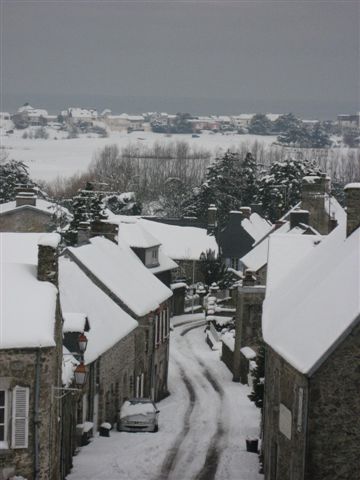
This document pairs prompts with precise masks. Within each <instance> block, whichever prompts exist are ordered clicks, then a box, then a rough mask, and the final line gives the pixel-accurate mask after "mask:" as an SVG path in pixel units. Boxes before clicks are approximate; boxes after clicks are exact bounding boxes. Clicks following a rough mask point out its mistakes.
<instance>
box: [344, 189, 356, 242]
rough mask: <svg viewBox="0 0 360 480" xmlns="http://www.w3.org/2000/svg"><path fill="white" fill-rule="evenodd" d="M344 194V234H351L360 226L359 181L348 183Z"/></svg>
mask: <svg viewBox="0 0 360 480" xmlns="http://www.w3.org/2000/svg"><path fill="white" fill-rule="evenodd" d="M344 190H345V194H346V213H347V219H346V235H347V236H349V235H351V234H352V233H353V232H354V231H355V230H356V229H357V228H359V226H360V182H359V183H348V184H347V185H346V186H345V189H344Z"/></svg>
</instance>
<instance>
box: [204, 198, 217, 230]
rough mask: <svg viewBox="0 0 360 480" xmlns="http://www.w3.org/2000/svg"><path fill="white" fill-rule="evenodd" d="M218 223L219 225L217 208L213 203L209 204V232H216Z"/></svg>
mask: <svg viewBox="0 0 360 480" xmlns="http://www.w3.org/2000/svg"><path fill="white" fill-rule="evenodd" d="M217 225H218V222H217V208H216V206H215V205H214V204H213V203H212V204H211V205H209V208H208V218H207V232H208V233H213V232H215V230H216V228H217Z"/></svg>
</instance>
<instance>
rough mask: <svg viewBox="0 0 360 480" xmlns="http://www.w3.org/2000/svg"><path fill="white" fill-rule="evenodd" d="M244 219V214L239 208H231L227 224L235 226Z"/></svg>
mask: <svg viewBox="0 0 360 480" xmlns="http://www.w3.org/2000/svg"><path fill="white" fill-rule="evenodd" d="M243 219H244V215H243V213H242V212H240V211H239V210H231V212H230V214H229V221H228V225H231V226H236V225H240V224H241V221H242V220H243Z"/></svg>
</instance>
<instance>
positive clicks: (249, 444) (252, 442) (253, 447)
mask: <svg viewBox="0 0 360 480" xmlns="http://www.w3.org/2000/svg"><path fill="white" fill-rule="evenodd" d="M258 445H259V440H258V439H257V438H254V439H247V440H246V451H247V452H252V453H258Z"/></svg>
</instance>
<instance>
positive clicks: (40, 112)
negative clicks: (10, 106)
mask: <svg viewBox="0 0 360 480" xmlns="http://www.w3.org/2000/svg"><path fill="white" fill-rule="evenodd" d="M18 114H20V115H22V116H24V117H25V118H27V120H28V121H29V123H30V125H33V126H40V125H43V123H44V121H46V119H47V118H48V116H49V114H48V112H47V110H45V109H43V108H33V107H32V106H31V105H29V104H25V105H23V106H22V107H20V108H18Z"/></svg>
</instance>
